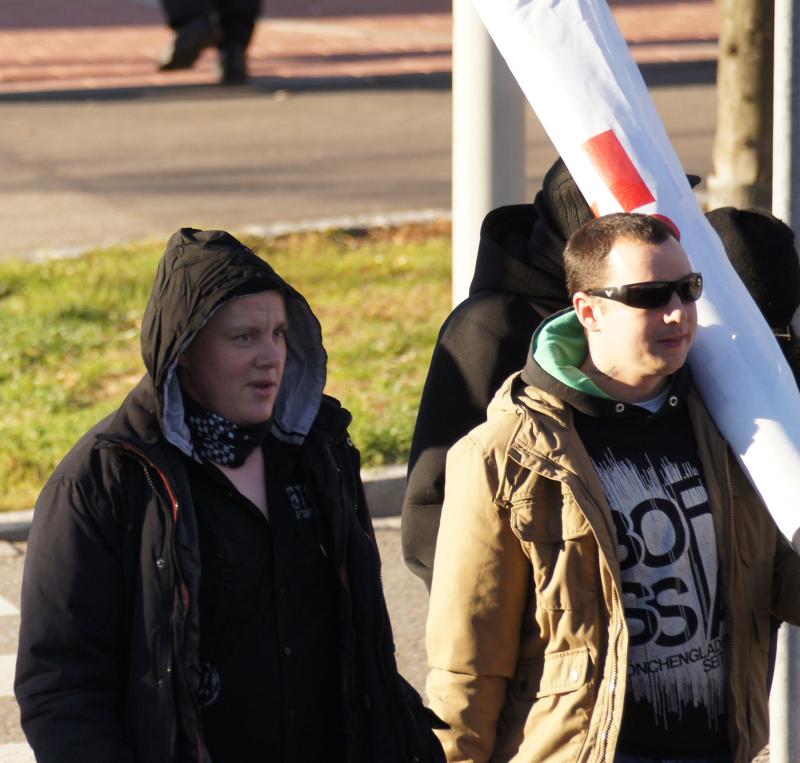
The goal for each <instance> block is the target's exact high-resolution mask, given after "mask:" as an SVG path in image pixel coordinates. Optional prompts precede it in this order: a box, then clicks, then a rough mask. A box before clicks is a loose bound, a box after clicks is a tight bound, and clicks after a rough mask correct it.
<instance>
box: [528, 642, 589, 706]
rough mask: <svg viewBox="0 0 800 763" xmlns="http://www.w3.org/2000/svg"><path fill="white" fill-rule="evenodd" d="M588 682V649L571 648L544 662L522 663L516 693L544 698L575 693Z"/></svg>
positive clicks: (532, 697)
mask: <svg viewBox="0 0 800 763" xmlns="http://www.w3.org/2000/svg"><path fill="white" fill-rule="evenodd" d="M588 680H589V649H588V647H581V648H579V649H568V650H567V651H565V652H553V653H552V654H546V655H545V656H544V659H541V660H535V661H531V662H523V663H520V665H519V668H518V669H517V673H516V675H515V676H514V691H515V692H516V694H517V695H518V696H520V697H524V698H525V699H541V698H542V697H550V696H552V695H554V694H566V693H567V692H571V691H575V690H576V689H579V688H580V687H581V686H583V685H584V684H586V682H587V681H588Z"/></svg>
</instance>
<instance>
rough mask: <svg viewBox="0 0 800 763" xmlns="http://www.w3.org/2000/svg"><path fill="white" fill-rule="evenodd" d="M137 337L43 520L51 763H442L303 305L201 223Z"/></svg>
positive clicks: (41, 713) (25, 680) (26, 632)
mask: <svg viewBox="0 0 800 763" xmlns="http://www.w3.org/2000/svg"><path fill="white" fill-rule="evenodd" d="M141 340H142V353H143V357H144V361H145V366H146V368H147V373H146V374H145V376H144V377H143V378H142V380H141V381H140V382H139V384H138V385H137V387H136V388H135V389H134V390H133V391H132V392H131V393H130V394H129V395H128V397H127V398H126V399H125V401H124V402H123V404H122V406H121V407H120V408H119V409H118V410H117V411H115V412H114V413H112V414H111V415H110V416H108V417H107V418H106V419H104V420H103V421H101V422H100V423H99V424H97V425H96V426H95V427H94V428H93V429H92V430H91V431H90V432H88V433H87V434H86V435H85V436H84V437H83V438H82V439H81V440H80V441H79V442H78V443H77V445H75V447H74V448H73V449H72V450H71V451H70V453H69V454H68V455H67V456H66V457H65V458H64V460H63V461H62V462H61V464H60V465H59V466H58V468H57V469H56V470H55V472H54V473H53V475H52V477H51V478H50V480H49V481H48V483H47V485H46V486H45V488H44V490H43V491H42V494H41V496H40V497H39V500H38V502H37V505H36V509H35V512H34V521H33V528H32V530H31V533H30V538H29V544H28V551H27V558H26V562H25V571H24V576H23V586H22V618H21V629H20V639H19V655H18V660H17V674H16V681H15V691H16V696H17V699H18V702H19V705H20V708H21V717H22V727H23V729H24V731H25V734H26V736H27V737H28V741H29V742H30V745H31V747H32V748H33V750H34V752H35V754H36V758H37V761H39V763H50V762H51V761H52V762H53V763H55V761H58V763H73V762H74V763H134V762H137V763H162V762H163V763H167V762H170V763H171V762H172V761H180V762H181V763H183V762H184V761H186V762H189V761H191V762H192V763H230V762H232V761H236V762H237V763H239V762H240V761H248V762H249V761H270V762H272V761H287V762H288V761H292V762H293V763H294V762H296V761H301V762H302V761H319V760H331V761H347V762H348V763H349V762H350V761H352V762H353V763H362V762H363V763H373V762H374V763H384V762H386V763H394V762H395V761H396V762H397V763H400V761H440V760H442V752H441V748H440V747H439V744H438V742H437V741H436V740H435V738H434V736H433V734H432V732H431V729H430V726H431V722H432V720H433V716H432V715H431V714H430V713H429V711H427V710H426V709H425V708H424V707H423V705H422V703H421V700H420V698H419V696H418V695H417V694H416V692H415V691H414V690H413V689H412V688H411V687H410V686H409V685H408V684H407V683H406V682H405V681H404V680H403V678H402V677H401V676H400V675H399V674H398V672H397V667H396V663H395V658H394V645H393V641H392V634H391V627H390V623H389V618H388V614H387V610H386V605H385V602H384V598H383V592H382V589H381V583H380V559H379V555H378V550H377V546H376V543H375V537H374V533H373V530H372V526H371V522H370V518H369V515H368V512H367V507H366V502H365V499H364V492H363V487H362V485H361V481H360V477H359V454H358V451H357V450H356V449H355V447H354V446H353V444H352V442H351V441H350V438H349V437H348V434H347V427H348V424H349V422H350V414H349V413H348V412H347V411H346V410H344V409H343V408H342V407H341V405H340V404H339V403H338V402H337V401H336V400H334V399H333V398H330V397H327V396H326V395H324V394H323V389H324V386H325V376H326V360H327V358H326V354H325V350H324V349H323V345H322V339H321V332H320V326H319V323H318V321H317V319H316V318H315V316H314V314H313V313H312V311H311V309H310V308H309V306H308V303H307V302H306V300H305V299H304V298H303V297H302V296H301V295H300V294H299V293H298V292H297V291H296V290H295V289H293V288H292V287H291V286H290V285H289V284H288V283H286V282H285V281H284V280H283V279H281V278H280V277H279V276H278V275H277V274H276V273H275V272H274V270H273V269H272V268H271V267H270V266H269V265H267V264H266V263H265V262H264V261H263V260H261V259H260V258H258V257H257V256H256V255H255V254H254V253H253V252H252V251H251V250H250V249H248V248H247V247H245V246H243V245H242V244H241V243H240V242H239V241H237V240H236V239H235V238H233V237H232V236H230V235H229V234H228V233H225V232H223V231H198V230H194V229H190V228H185V229H182V230H180V231H178V232H177V233H176V234H175V235H174V236H173V237H172V238H171V239H170V241H169V243H168V245H167V248H166V251H165V253H164V256H163V258H162V260H161V262H160V264H159V267H158V273H157V275H156V279H155V284H154V286H153V291H152V294H151V297H150V301H149V303H148V305H147V308H146V311H145V314H144V319H143V323H142V331H141Z"/></svg>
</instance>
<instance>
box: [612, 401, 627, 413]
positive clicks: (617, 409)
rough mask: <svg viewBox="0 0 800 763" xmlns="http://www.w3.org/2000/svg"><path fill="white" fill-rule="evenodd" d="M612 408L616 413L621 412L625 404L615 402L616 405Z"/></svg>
mask: <svg viewBox="0 0 800 763" xmlns="http://www.w3.org/2000/svg"><path fill="white" fill-rule="evenodd" d="M614 410H615V411H616V412H617V413H622V412H623V411H624V410H625V406H624V405H623V404H622V403H617V404H616V406H615V407H614Z"/></svg>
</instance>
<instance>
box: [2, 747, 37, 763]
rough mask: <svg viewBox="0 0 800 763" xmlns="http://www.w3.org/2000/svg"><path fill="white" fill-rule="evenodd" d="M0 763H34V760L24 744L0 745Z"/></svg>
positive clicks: (30, 751)
mask: <svg viewBox="0 0 800 763" xmlns="http://www.w3.org/2000/svg"><path fill="white" fill-rule="evenodd" d="M0 763H36V759H35V758H34V757H33V750H31V748H30V747H28V745H27V744H25V742H20V743H17V744H0Z"/></svg>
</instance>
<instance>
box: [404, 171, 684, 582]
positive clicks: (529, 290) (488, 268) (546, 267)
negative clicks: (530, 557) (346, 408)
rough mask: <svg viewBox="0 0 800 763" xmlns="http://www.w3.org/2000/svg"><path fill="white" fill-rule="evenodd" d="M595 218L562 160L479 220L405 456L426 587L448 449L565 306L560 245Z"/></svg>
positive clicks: (410, 517)
mask: <svg viewBox="0 0 800 763" xmlns="http://www.w3.org/2000/svg"><path fill="white" fill-rule="evenodd" d="M687 178H688V180H689V182H690V183H691V185H692V187H694V186H696V185H697V184H698V183H699V182H700V178H699V177H698V176H697V175H687ZM593 217H594V215H593V214H592V210H591V208H590V207H589V205H588V204H587V203H586V200H585V199H584V198H583V194H581V192H580V190H579V189H578V186H577V184H576V183H575V180H574V179H573V177H572V175H571V174H570V172H569V170H568V169H567V166H566V164H564V160H563V159H561V158H560V157H559V158H558V159H557V160H556V161H555V162H554V163H553V165H552V166H551V167H550V169H549V170H548V171H547V173H546V174H545V176H544V181H543V183H542V189H541V191H539V192H538V193H537V194H536V197H535V198H534V200H533V204H512V205H509V206H505V207H499V208H497V209H494V210H492V211H491V212H489V214H488V215H486V218H485V219H484V221H483V224H482V226H481V233H480V244H479V247H478V257H477V261H476V264H475V274H474V276H473V278H472V283H471V284H470V288H469V296H468V297H467V299H465V300H464V301H463V302H461V303H460V304H459V305H458V306H456V307H455V309H454V310H453V311H452V312H451V313H450V315H449V316H448V317H447V319H446V320H445V322H444V324H443V325H442V328H441V329H440V331H439V336H438V338H437V340H436V346H435V347H434V349H433V355H432V357H431V363H430V367H429V368H428V375H427V378H426V380H425V386H424V388H423V390H422V398H421V400H420V404H419V410H418V412H417V421H416V425H415V427H414V435H413V437H412V440H411V449H410V452H409V457H408V484H407V487H406V493H405V497H404V499H403V509H402V522H401V537H402V545H403V557H404V559H405V562H406V565H407V566H408V568H409V569H410V570H411V572H413V573H414V574H415V575H416V576H417V577H419V578H420V579H422V581H423V582H424V583H425V585H426V586H427V587H428V590H430V587H431V577H432V575H433V557H434V551H435V549H436V537H437V535H438V532H439V517H440V515H441V512H442V502H443V501H444V472H445V456H446V455H447V451H448V449H449V448H450V447H452V446H453V445H454V444H455V443H456V441H457V440H459V439H460V438H461V437H463V436H464V435H465V434H467V432H469V431H470V430H471V429H473V428H474V427H476V426H478V424H481V423H482V422H483V421H485V420H486V407H487V406H488V405H489V401H490V400H491V399H492V397H493V396H494V394H495V392H497V390H498V389H499V388H500V385H501V384H502V383H503V382H504V381H505V380H506V378H507V377H508V376H510V375H511V374H512V373H514V372H515V371H518V370H519V369H520V368H521V367H522V366H524V365H525V361H526V357H527V352H528V348H529V346H530V341H531V337H532V336H533V332H534V330H535V329H536V328H537V327H538V326H539V324H540V323H541V322H542V321H543V320H544V319H545V318H548V317H549V316H551V315H553V313H556V312H558V311H559V310H563V309H565V308H566V307H568V306H569V304H570V302H569V295H568V294H567V287H566V283H565V275H564V256H563V253H564V247H565V246H566V243H567V239H569V237H570V236H571V235H572V234H573V233H574V232H575V231H576V230H578V228H580V227H581V226H582V225H583V224H584V223H586V222H588V221H589V220H591V219H592V218H593Z"/></svg>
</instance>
